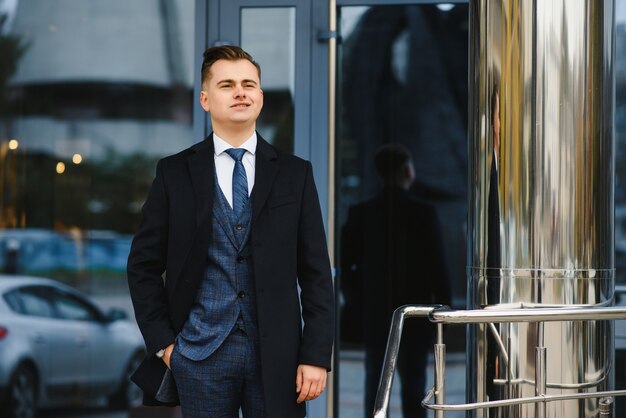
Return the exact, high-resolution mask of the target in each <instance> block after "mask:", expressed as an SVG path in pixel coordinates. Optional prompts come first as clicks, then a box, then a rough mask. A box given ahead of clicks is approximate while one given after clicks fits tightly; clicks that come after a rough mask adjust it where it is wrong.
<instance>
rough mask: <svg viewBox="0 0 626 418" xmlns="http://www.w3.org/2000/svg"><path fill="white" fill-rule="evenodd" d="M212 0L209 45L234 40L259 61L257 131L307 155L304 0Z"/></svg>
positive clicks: (307, 69)
mask: <svg viewBox="0 0 626 418" xmlns="http://www.w3.org/2000/svg"><path fill="white" fill-rule="evenodd" d="M218 3H219V7H217V10H219V11H218V14H219V31H218V33H217V34H216V36H215V38H214V39H209V45H214V44H219V43H226V44H233V45H239V46H241V47H242V48H243V49H245V50H246V51H248V52H250V54H251V55H252V56H253V57H254V58H255V60H256V61H257V62H259V64H260V65H261V69H262V74H261V85H262V87H263V91H264V96H265V101H264V102H265V104H264V107H263V112H262V113H261V116H260V118H259V121H258V131H259V133H260V134H261V136H263V138H265V139H266V140H267V141H269V142H270V143H271V144H273V145H275V146H277V147H278V148H281V149H283V150H285V151H287V152H292V153H295V154H296V155H299V156H301V157H303V158H308V157H309V123H308V121H309V112H310V108H309V103H310V102H309V100H308V99H309V97H310V53H309V50H310V46H309V42H308V41H309V37H310V32H311V31H310V26H311V19H310V13H307V9H306V6H309V3H310V0H304V1H303V0H288V1H285V0H274V1H254V0H234V1H233V0H229V1H219V2H218ZM309 7H310V6H309Z"/></svg>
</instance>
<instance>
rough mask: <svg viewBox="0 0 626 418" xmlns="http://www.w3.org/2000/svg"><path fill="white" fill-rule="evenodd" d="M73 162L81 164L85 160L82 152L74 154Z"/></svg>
mask: <svg viewBox="0 0 626 418" xmlns="http://www.w3.org/2000/svg"><path fill="white" fill-rule="evenodd" d="M72 162H73V163H74V164H80V163H82V162H83V157H82V155H80V154H74V155H72Z"/></svg>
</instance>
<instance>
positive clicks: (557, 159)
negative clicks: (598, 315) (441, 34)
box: [467, 0, 614, 418]
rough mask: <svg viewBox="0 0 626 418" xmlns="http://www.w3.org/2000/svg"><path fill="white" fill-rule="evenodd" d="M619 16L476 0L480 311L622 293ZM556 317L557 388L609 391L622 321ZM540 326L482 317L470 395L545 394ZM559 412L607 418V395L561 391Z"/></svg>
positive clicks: (571, 1)
mask: <svg viewBox="0 0 626 418" xmlns="http://www.w3.org/2000/svg"><path fill="white" fill-rule="evenodd" d="M613 14H614V1H613V0H473V1H471V2H470V79H469V85H470V99H469V100H470V103H469V104H470V106H469V107H470V118H469V120H470V134H469V170H470V171H469V213H468V268H467V274H468V308H470V309H476V308H485V309H488V308H489V307H490V306H500V307H503V306H507V307H517V308H520V309H523V308H532V307H535V306H541V307H548V306H555V307H556V306H577V305H584V306H597V305H606V304H610V303H611V302H612V297H613V288H614V282H613V281H614V242H613V241H614V239H613V187H614V141H613V119H614V81H613V80H614V77H613V50H614V34H613V27H614V24H613V20H614V18H613ZM494 327H495V329H494ZM542 327H543V332H542V333H541V334H543V346H545V350H546V365H547V367H546V392H547V393H548V394H559V393H576V392H590V391H598V390H605V389H609V387H608V386H609V381H611V379H610V378H609V375H610V373H611V370H612V365H611V363H612V351H613V348H612V347H613V334H612V327H611V326H610V324H608V323H606V322H603V321H574V322H564V323H555V322H553V323H545V324H542ZM539 330H540V325H538V324H528V323H520V324H494V325H493V326H491V327H490V326H488V325H487V324H485V325H472V326H470V327H469V330H468V361H469V370H468V373H467V376H468V384H467V398H468V402H481V401H486V400H498V399H510V398H513V397H519V396H534V394H535V386H536V383H537V382H535V348H536V347H537V346H538V345H539V344H538V342H539V338H540V335H539V334H540V333H539ZM470 414H471V416H476V417H508V418H514V417H524V418H528V417H531V418H532V417H535V416H536V415H535V406H534V405H518V406H512V407H501V408H493V409H491V410H483V411H473V412H471V413H470ZM546 416H547V417H550V418H554V417H562V418H575V417H580V418H582V417H586V418H588V417H597V416H599V406H598V400H597V399H590V400H572V401H563V402H554V403H550V404H548V405H547V410H546Z"/></svg>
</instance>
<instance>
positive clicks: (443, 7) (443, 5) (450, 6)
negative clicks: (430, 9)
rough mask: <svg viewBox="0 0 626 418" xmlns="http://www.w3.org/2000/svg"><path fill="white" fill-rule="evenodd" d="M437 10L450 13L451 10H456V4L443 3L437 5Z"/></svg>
mask: <svg viewBox="0 0 626 418" xmlns="http://www.w3.org/2000/svg"><path fill="white" fill-rule="evenodd" d="M437 8H438V9H439V10H441V11H442V12H449V11H450V10H452V9H454V4H452V3H441V4H438V5H437Z"/></svg>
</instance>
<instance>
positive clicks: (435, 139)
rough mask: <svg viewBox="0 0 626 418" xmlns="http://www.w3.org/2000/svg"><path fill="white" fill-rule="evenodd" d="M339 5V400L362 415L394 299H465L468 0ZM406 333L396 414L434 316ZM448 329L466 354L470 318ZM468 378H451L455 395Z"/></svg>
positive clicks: (416, 385)
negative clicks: (440, 3)
mask: <svg viewBox="0 0 626 418" xmlns="http://www.w3.org/2000/svg"><path fill="white" fill-rule="evenodd" d="M339 16H340V21H339V28H340V34H341V39H342V42H341V44H340V45H339V52H338V54H339V55H338V83H337V92H338V103H337V150H336V153H337V160H336V170H337V173H338V174H337V177H336V179H335V180H336V189H337V200H336V208H337V212H336V220H337V221H336V225H337V231H336V237H337V243H336V248H338V249H339V251H338V253H337V254H336V255H335V256H336V263H337V265H338V266H339V267H340V268H339V274H338V279H337V280H338V281H339V282H340V285H339V288H340V291H341V307H340V317H341V322H340V333H339V334H340V338H339V341H338V346H339V359H340V366H339V372H338V376H339V394H338V396H339V401H338V402H339V406H338V409H339V415H340V416H341V417H352V416H354V417H357V416H359V417H362V416H367V415H368V413H367V412H366V411H367V410H369V411H372V410H373V400H374V396H375V391H376V389H377V387H378V380H379V373H380V370H381V368H382V356H383V354H384V350H385V344H386V340H387V335H388V332H389V326H390V320H391V314H392V312H393V310H394V309H395V308H396V307H398V306H401V305H404V304H408V303H412V304H415V303H424V304H431V303H442V304H449V305H453V306H454V307H456V308H463V307H464V306H465V288H466V286H465V247H464V242H465V231H464V225H465V221H466V206H467V191H466V189H467V102H468V96H467V95H468V93H467V70H468V68H467V62H468V55H467V54H468V51H467V46H468V6H467V5H455V6H451V5H446V6H437V5H434V4H431V5H380V6H371V7H364V6H355V7H341V8H340V10H339ZM405 157H406V159H407V160H411V161H412V164H408V163H405V162H404V160H403V158H405ZM403 335H404V337H403V344H402V346H401V347H402V349H401V350H402V351H401V354H400V358H399V366H398V371H399V379H397V380H396V382H399V384H396V385H395V386H394V390H393V396H392V401H391V415H390V416H392V417H400V416H417V415H415V414H416V411H414V410H416V409H419V408H420V407H419V402H418V398H419V399H421V398H420V395H419V393H420V391H421V390H422V389H424V387H425V384H426V382H425V379H426V376H425V374H424V373H419V372H416V371H419V370H422V371H424V372H425V371H426V365H427V362H428V357H429V355H428V354H427V351H428V352H430V351H431V350H432V345H431V343H432V341H431V339H430V338H429V336H430V337H432V336H433V327H432V326H430V324H427V323H426V322H420V321H413V322H412V323H407V324H406V325H405V332H404V334H403ZM446 335H447V344H448V347H449V348H448V350H449V351H454V352H456V353H459V354H461V353H462V352H463V350H464V348H465V345H464V344H465V343H464V329H462V328H457V329H451V330H450V332H447V333H446ZM342 365H344V366H347V367H342ZM355 382H359V383H358V384H356V385H355ZM459 383H460V384H461V385H458V386H455V385H454V384H450V385H449V386H448V390H449V391H450V392H448V393H451V394H452V396H453V397H454V396H457V399H458V395H459V393H460V392H461V393H462V382H459ZM405 393H406V394H405ZM422 397H423V396H422ZM364 400H365V402H364ZM461 400H462V396H461ZM354 405H360V408H355V407H354ZM403 411H404V415H403Z"/></svg>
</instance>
